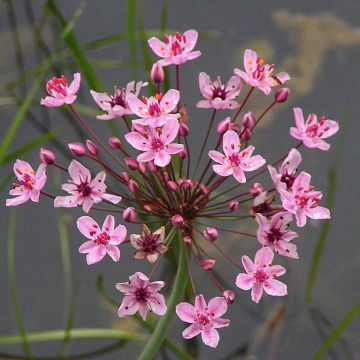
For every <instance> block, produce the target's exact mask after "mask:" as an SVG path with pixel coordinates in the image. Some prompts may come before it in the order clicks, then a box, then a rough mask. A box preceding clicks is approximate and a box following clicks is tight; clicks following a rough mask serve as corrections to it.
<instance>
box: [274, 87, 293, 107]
mask: <svg viewBox="0 0 360 360" xmlns="http://www.w3.org/2000/svg"><path fill="white" fill-rule="evenodd" d="M289 94H290V90H289V89H288V88H281V89H279V90H278V91H277V92H276V94H275V102H277V103H283V102H285V101H286V100H287V98H288V96H289Z"/></svg>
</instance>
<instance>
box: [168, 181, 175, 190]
mask: <svg viewBox="0 0 360 360" xmlns="http://www.w3.org/2000/svg"><path fill="white" fill-rule="evenodd" d="M167 186H168V188H169V189H170V190H171V191H176V189H177V184H176V182H175V181H172V180H169V181H168V182H167Z"/></svg>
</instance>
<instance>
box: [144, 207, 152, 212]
mask: <svg viewBox="0 0 360 360" xmlns="http://www.w3.org/2000/svg"><path fill="white" fill-rule="evenodd" d="M143 209H144V210H145V211H146V212H150V213H151V212H152V208H151V206H150V205H144V207H143Z"/></svg>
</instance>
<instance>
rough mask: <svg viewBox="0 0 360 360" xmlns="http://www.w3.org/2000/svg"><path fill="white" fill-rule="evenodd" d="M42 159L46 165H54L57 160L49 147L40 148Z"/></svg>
mask: <svg viewBox="0 0 360 360" xmlns="http://www.w3.org/2000/svg"><path fill="white" fill-rule="evenodd" d="M39 157H40V161H41V162H42V163H44V164H45V165H52V164H53V163H54V162H55V161H56V155H55V153H54V152H53V151H51V150H49V149H44V148H41V149H40V153H39Z"/></svg>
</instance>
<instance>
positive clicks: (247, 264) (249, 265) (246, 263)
mask: <svg viewBox="0 0 360 360" xmlns="http://www.w3.org/2000/svg"><path fill="white" fill-rule="evenodd" d="M241 262H242V264H243V267H244V269H245V271H246V272H247V273H248V274H251V273H253V272H255V271H256V266H255V264H254V263H253V262H252V261H251V259H250V258H249V257H248V256H246V255H244V256H242V257H241Z"/></svg>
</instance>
